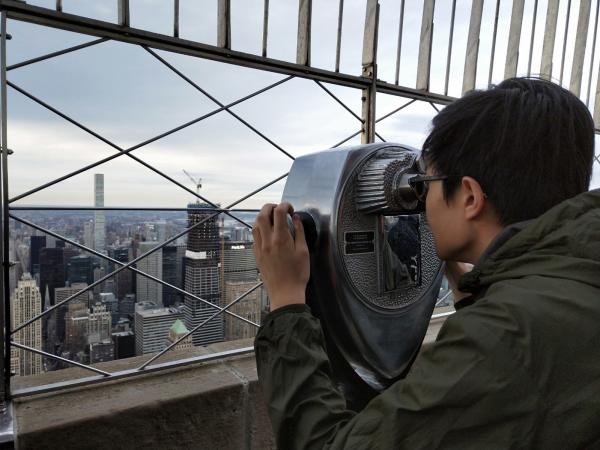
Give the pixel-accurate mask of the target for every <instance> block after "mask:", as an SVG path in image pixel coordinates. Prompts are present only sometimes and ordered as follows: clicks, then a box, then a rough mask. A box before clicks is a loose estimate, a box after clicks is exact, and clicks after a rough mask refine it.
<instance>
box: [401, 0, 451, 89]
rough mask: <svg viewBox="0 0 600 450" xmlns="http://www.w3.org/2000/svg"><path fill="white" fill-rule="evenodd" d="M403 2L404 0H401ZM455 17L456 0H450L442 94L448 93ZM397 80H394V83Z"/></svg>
mask: <svg viewBox="0 0 600 450" xmlns="http://www.w3.org/2000/svg"><path fill="white" fill-rule="evenodd" d="M402 1H403V2H404V0H402ZM455 18H456V0H452V14H451V16H450V32H449V36H448V55H447V56H446V79H445V80H444V95H448V84H449V81H450V64H451V62H452V44H453V42H454V20H455ZM397 83H398V82H397V81H396V84H397Z"/></svg>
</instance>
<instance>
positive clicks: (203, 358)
mask: <svg viewBox="0 0 600 450" xmlns="http://www.w3.org/2000/svg"><path fill="white" fill-rule="evenodd" d="M252 352H254V347H242V348H239V349H235V350H226V351H222V352H217V353H211V354H209V355H200V356H194V357H191V358H186V359H179V360H177V361H168V362H164V363H160V364H154V365H151V366H148V367H146V368H145V369H144V370H143V371H140V370H138V369H137V368H135V369H127V370H121V371H118V372H113V373H112V374H111V375H110V376H109V377H107V376H104V375H99V376H90V377H84V378H79V379H75V380H67V381H60V382H57V383H51V384H46V385H44V386H34V387H28V388H22V389H18V390H14V391H13V392H12V395H11V397H12V398H23V397H28V396H31V395H37V394H46V393H50V392H56V391H59V390H62V389H66V388H72V387H84V386H90V385H94V384H97V383H103V382H106V381H109V380H110V381H115V380H120V379H123V378H129V377H134V376H136V375H147V374H149V373H153V372H158V371H161V370H166V369H171V368H174V367H184V366H188V365H191V364H199V363H206V362H210V361H215V360H218V359H221V358H227V357H231V356H242V355H248V354H250V353H252Z"/></svg>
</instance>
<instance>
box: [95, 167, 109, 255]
mask: <svg viewBox="0 0 600 450" xmlns="http://www.w3.org/2000/svg"><path fill="white" fill-rule="evenodd" d="M94 206H95V207H96V208H103V207H104V174H102V173H96V174H94ZM94 249H95V250H96V251H97V252H100V253H104V254H105V253H106V223H105V221H104V211H95V212H94Z"/></svg>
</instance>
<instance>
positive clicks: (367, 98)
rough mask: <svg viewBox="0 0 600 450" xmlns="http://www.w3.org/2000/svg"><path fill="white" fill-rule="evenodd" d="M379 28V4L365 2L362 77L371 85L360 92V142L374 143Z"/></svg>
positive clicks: (372, 0) (374, 0) (376, 0)
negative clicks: (361, 125)
mask: <svg viewBox="0 0 600 450" xmlns="http://www.w3.org/2000/svg"><path fill="white" fill-rule="evenodd" d="M378 27H379V2H378V0H368V1H367V13H366V16H365V34H364V39H363V55H362V76H363V77H365V78H370V79H371V85H370V86H369V87H367V88H365V89H363V90H362V121H363V124H364V125H363V128H362V132H361V142H362V143H363V144H370V143H373V142H375V104H376V101H375V100H376V97H377V31H378Z"/></svg>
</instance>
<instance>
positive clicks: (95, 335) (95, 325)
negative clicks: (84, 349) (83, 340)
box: [88, 303, 112, 344]
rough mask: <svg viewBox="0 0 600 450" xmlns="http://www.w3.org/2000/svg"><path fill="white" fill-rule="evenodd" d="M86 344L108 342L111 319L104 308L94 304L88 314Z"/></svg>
mask: <svg viewBox="0 0 600 450" xmlns="http://www.w3.org/2000/svg"><path fill="white" fill-rule="evenodd" d="M88 317H89V318H88V343H90V344H93V343H98V342H104V341H110V338H111V326H112V318H111V314H110V311H107V310H106V306H104V305H103V304H101V303H96V304H95V305H93V306H92V309H91V311H90V312H89V313H88Z"/></svg>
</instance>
